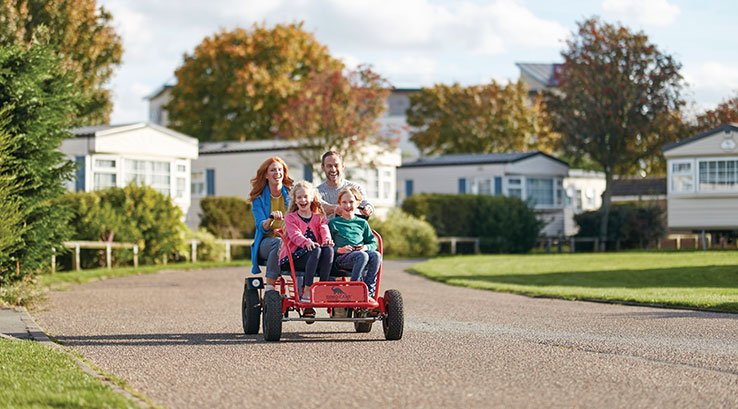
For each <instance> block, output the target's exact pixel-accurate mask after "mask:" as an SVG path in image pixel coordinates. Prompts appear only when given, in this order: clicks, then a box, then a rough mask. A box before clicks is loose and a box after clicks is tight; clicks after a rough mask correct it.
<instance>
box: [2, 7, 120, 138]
mask: <svg viewBox="0 0 738 409" xmlns="http://www.w3.org/2000/svg"><path fill="white" fill-rule="evenodd" d="M97 3H98V2H97V0H75V1H69V0H0V44H2V45H3V46H9V45H11V44H14V45H17V46H22V47H24V48H25V49H28V48H30V47H31V46H32V45H34V44H35V43H40V44H48V45H51V46H52V47H53V48H54V51H55V53H56V54H57V55H58V56H59V57H60V60H61V61H60V62H61V64H60V68H61V70H62V71H63V72H66V73H68V74H69V75H71V77H72V80H73V81H74V84H73V87H74V90H75V91H76V92H77V93H78V94H80V95H81V96H82V98H79V99H78V100H77V101H78V102H76V103H75V108H76V112H75V113H74V118H73V123H72V125H76V126H82V125H98V124H107V123H108V122H110V112H111V111H112V109H113V104H112V101H111V99H112V97H111V95H110V91H109V90H108V89H107V88H106V87H107V84H108V81H109V80H110V78H111V77H112V76H113V72H114V70H115V68H116V67H117V66H118V65H120V63H121V58H122V55H123V44H122V41H121V38H120V36H119V35H118V34H117V33H116V31H115V29H114V27H113V16H112V15H111V14H110V13H109V12H108V11H107V10H106V9H105V8H104V7H102V6H98V5H97Z"/></svg>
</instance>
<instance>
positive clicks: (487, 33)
mask: <svg viewBox="0 0 738 409" xmlns="http://www.w3.org/2000/svg"><path fill="white" fill-rule="evenodd" d="M98 4H99V5H101V6H103V7H105V8H106V9H107V10H108V11H109V12H111V13H112V15H113V25H114V27H115V28H116V31H117V32H118V33H119V34H120V35H121V37H122V39H123V47H124V55H123V63H122V64H121V66H120V67H118V69H117V71H116V74H115V76H114V78H113V79H112V80H111V82H110V83H109V84H108V86H109V88H110V89H111V90H112V92H113V104H114V108H113V114H112V117H111V123H113V124H122V123H130V122H138V121H146V120H147V118H148V104H147V101H146V99H145V98H146V96H148V95H151V94H152V93H154V92H155V91H156V90H158V89H159V88H160V87H161V86H162V85H164V84H166V83H173V82H174V78H175V77H174V72H175V70H176V69H177V67H179V66H180V65H181V64H182V62H183V59H184V55H185V54H192V53H193V51H194V49H195V47H196V46H197V45H198V44H199V43H200V42H201V41H202V40H203V39H204V38H206V37H208V36H212V35H213V34H215V33H217V32H219V31H221V30H224V29H225V30H232V29H234V28H236V27H243V28H250V27H251V26H252V25H253V24H254V23H266V24H267V25H275V24H278V23H292V22H300V21H302V22H304V26H303V28H304V29H305V30H307V31H309V32H311V33H313V34H314V35H315V37H316V38H317V40H318V41H319V42H321V43H322V44H324V45H326V46H327V47H328V49H329V51H330V53H331V55H333V56H334V57H337V58H340V59H342V60H343V62H344V63H345V64H346V65H347V66H348V67H355V66H358V65H359V64H369V65H371V66H372V67H373V69H374V70H375V71H377V72H378V73H379V74H381V75H382V76H384V77H385V78H387V79H388V80H389V81H390V83H391V84H392V85H393V86H395V87H399V88H420V87H424V86H432V85H433V84H437V83H454V82H458V83H461V84H463V85H472V84H481V83H487V82H489V81H491V80H495V81H503V82H505V81H515V80H517V78H518V76H519V70H518V68H517V67H516V66H515V63H517V62H527V63H553V62H560V61H561V50H562V49H563V48H564V47H565V45H566V43H565V41H566V39H567V38H568V37H569V36H571V34H572V33H573V32H574V31H575V30H576V27H577V23H578V22H581V21H583V20H585V19H587V18H590V17H592V16H595V15H596V16H600V17H601V18H602V19H603V20H605V21H607V22H612V23H621V24H624V25H626V26H627V27H629V28H630V29H631V30H633V31H643V32H644V33H646V34H647V35H648V36H649V39H650V41H651V42H652V43H653V44H655V45H656V46H657V47H658V49H659V50H660V51H662V52H664V53H667V54H670V55H672V56H674V57H675V58H676V60H677V61H679V62H680V63H681V64H682V74H683V76H684V77H685V80H686V82H687V84H688V88H687V94H686V97H687V99H688V100H689V101H691V102H692V103H693V107H692V109H693V111H695V112H699V111H701V110H704V109H710V108H714V107H715V106H716V105H717V104H718V103H720V102H721V101H723V100H725V99H727V98H730V97H732V96H735V95H736V92H738V52H736V49H738V24H735V20H736V17H738V11H736V8H735V7H734V5H733V4H732V2H731V1H728V0H703V1H689V0H684V1H681V0H591V1H585V0H572V1H566V0H560V1H550V0H487V1H482V0H457V1H454V0H207V1H203V0H99V1H98Z"/></svg>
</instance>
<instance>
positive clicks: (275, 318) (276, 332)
mask: <svg viewBox="0 0 738 409" xmlns="http://www.w3.org/2000/svg"><path fill="white" fill-rule="evenodd" d="M263 310H264V317H263V330H264V340H265V341H279V339H280V338H281V337H282V296H281V295H280V294H279V292H277V291H274V290H270V291H267V292H265V293H264V307H263Z"/></svg>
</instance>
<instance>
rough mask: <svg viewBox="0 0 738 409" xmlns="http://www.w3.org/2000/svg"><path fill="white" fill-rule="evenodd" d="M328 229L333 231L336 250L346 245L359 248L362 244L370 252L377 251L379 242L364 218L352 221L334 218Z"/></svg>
mask: <svg viewBox="0 0 738 409" xmlns="http://www.w3.org/2000/svg"><path fill="white" fill-rule="evenodd" d="M328 227H329V228H330V229H331V236H332V237H333V242H334V243H335V249H336V250H338V248H339V247H343V246H345V245H349V246H358V245H360V244H364V245H366V248H367V250H368V251H374V250H376V249H377V240H376V239H375V238H374V233H372V229H371V228H370V227H369V223H367V221H366V220H364V219H362V218H359V217H356V216H354V217H353V218H351V219H344V218H343V217H334V218H333V219H331V220H330V221H329V222H328ZM336 254H338V253H336Z"/></svg>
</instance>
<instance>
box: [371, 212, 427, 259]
mask: <svg viewBox="0 0 738 409" xmlns="http://www.w3.org/2000/svg"><path fill="white" fill-rule="evenodd" d="M371 225H372V227H373V228H374V229H375V230H377V232H378V233H379V234H380V235H381V236H382V243H383V245H384V254H385V255H387V256H395V257H432V256H434V255H436V253H437V252H438V238H437V237H436V232H435V231H434V230H433V226H431V225H430V224H429V223H428V222H425V221H423V220H420V219H418V218H416V217H413V216H412V215H410V214H408V213H405V212H403V211H402V210H400V209H392V210H391V211H390V212H389V214H388V215H387V218H386V219H384V220H372V221H371Z"/></svg>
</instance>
